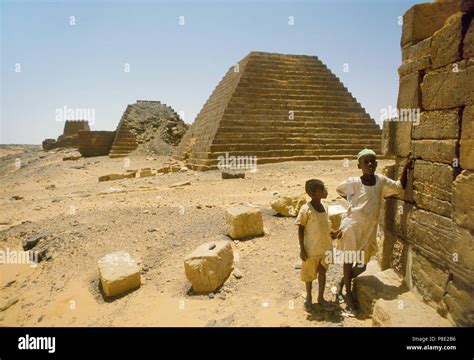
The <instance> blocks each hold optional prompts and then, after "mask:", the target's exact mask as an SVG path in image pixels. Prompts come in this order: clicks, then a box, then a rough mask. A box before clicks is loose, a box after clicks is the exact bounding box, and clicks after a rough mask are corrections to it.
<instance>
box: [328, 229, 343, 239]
mask: <svg viewBox="0 0 474 360" xmlns="http://www.w3.org/2000/svg"><path fill="white" fill-rule="evenodd" d="M341 236H342V231H341V230H333V231H331V237H332V238H333V239H340V238H341Z"/></svg>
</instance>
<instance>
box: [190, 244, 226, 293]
mask: <svg viewBox="0 0 474 360" xmlns="http://www.w3.org/2000/svg"><path fill="white" fill-rule="evenodd" d="M233 263H234V255H233V251H232V246H231V244H230V242H229V241H217V242H207V243H205V244H203V245H201V246H199V247H198V248H197V249H196V250H194V251H193V252H192V253H191V254H189V255H188V256H186V257H185V259H184V270H185V274H186V277H187V279H188V280H189V281H190V282H191V284H192V286H193V290H194V292H196V293H209V292H213V291H215V290H217V289H218V288H219V287H221V286H222V284H223V283H224V282H225V281H226V279H227V278H228V277H229V275H230V273H231V272H232V269H233Z"/></svg>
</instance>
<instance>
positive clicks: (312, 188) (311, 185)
mask: <svg viewBox="0 0 474 360" xmlns="http://www.w3.org/2000/svg"><path fill="white" fill-rule="evenodd" d="M304 188H305V190H306V194H308V195H309V196H310V197H311V199H312V200H316V199H317V200H320V199H325V198H327V197H328V192H327V190H326V187H325V186H324V183H323V182H322V181H321V180H318V179H311V180H308V181H306V184H305V186H304Z"/></svg>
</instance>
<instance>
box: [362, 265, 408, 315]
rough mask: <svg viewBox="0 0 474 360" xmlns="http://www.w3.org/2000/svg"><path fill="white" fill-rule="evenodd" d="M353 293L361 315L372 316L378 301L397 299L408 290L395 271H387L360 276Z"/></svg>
mask: <svg viewBox="0 0 474 360" xmlns="http://www.w3.org/2000/svg"><path fill="white" fill-rule="evenodd" d="M353 291H354V295H355V296H356V298H357V300H358V302H359V305H360V312H361V314H362V315H365V316H370V315H371V314H372V311H373V306H374V304H375V302H376V301H377V300H378V299H386V300H393V299H396V298H397V296H398V295H400V294H401V293H403V292H405V291H406V288H405V287H404V286H403V284H402V280H401V278H400V277H399V276H398V275H397V274H396V273H395V272H394V271H393V269H387V270H384V271H379V272H376V273H373V274H370V275H365V274H363V275H360V276H358V277H357V278H355V279H354V285H353Z"/></svg>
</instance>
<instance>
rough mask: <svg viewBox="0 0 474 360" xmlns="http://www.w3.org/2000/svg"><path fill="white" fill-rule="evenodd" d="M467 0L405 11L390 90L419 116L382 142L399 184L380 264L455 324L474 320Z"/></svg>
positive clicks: (472, 44)
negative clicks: (406, 167) (396, 80)
mask: <svg viewBox="0 0 474 360" xmlns="http://www.w3.org/2000/svg"><path fill="white" fill-rule="evenodd" d="M473 15H474V1H443V2H434V3H424V4H418V5H414V6H413V7H412V8H410V9H409V10H408V11H407V12H406V13H405V15H404V18H403V35H402V39H401V47H402V65H401V66H400V68H399V70H398V71H399V76H400V88H399V96H398V105H397V107H398V108H399V112H400V110H401V109H408V110H415V111H414V112H415V113H416V111H418V113H419V118H418V119H417V121H397V122H390V123H386V124H384V135H383V139H384V140H383V144H382V149H383V151H384V153H385V154H386V155H392V156H395V159H396V164H395V165H394V166H391V167H389V168H388V169H386V170H387V174H388V175H389V176H390V177H392V178H395V177H398V176H399V174H400V172H401V168H402V165H403V158H404V157H406V155H407V154H408V152H410V151H411V152H412V153H413V154H414V157H415V164H414V169H413V170H412V171H411V173H410V179H409V184H408V187H407V189H406V190H405V191H404V193H403V194H402V195H401V196H399V197H398V198H391V199H387V200H386V201H385V209H384V218H383V221H382V222H383V237H382V239H383V240H382V241H381V243H380V244H379V245H380V246H379V250H380V252H379V255H380V259H379V260H380V263H381V266H382V267H383V268H388V267H393V268H394V269H395V271H397V272H398V273H399V274H400V275H401V276H402V277H403V278H404V280H405V283H406V284H407V285H408V287H409V288H410V289H411V290H413V291H414V292H415V293H417V294H418V295H419V296H420V297H421V298H423V300H424V301H425V302H426V303H427V304H429V305H431V306H432V307H434V308H435V309H436V310H437V311H438V313H440V314H441V315H442V316H444V317H447V318H448V319H449V320H450V321H451V322H453V323H454V324H457V325H460V326H473V325H474V149H473V140H474V132H473V121H474V120H473V119H474V116H473V114H474V51H473V50H474V21H473V20H472V19H473Z"/></svg>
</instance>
